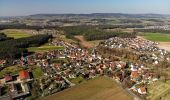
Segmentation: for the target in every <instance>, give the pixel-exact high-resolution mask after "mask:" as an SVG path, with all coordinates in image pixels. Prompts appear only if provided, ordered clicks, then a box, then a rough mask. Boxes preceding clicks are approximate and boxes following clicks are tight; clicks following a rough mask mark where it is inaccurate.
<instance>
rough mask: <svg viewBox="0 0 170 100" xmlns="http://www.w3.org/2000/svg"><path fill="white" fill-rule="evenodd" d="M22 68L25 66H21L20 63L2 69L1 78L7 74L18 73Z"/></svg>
mask: <svg viewBox="0 0 170 100" xmlns="http://www.w3.org/2000/svg"><path fill="white" fill-rule="evenodd" d="M21 70H23V67H20V66H19V65H15V66H10V67H6V68H4V69H3V70H1V71H0V78H3V77H4V75H6V74H11V75H17V74H18V72H19V71H21Z"/></svg>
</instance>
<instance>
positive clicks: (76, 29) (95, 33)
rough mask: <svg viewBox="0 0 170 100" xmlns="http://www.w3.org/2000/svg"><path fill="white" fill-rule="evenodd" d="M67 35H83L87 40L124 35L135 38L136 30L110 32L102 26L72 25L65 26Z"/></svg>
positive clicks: (72, 37)
mask: <svg viewBox="0 0 170 100" xmlns="http://www.w3.org/2000/svg"><path fill="white" fill-rule="evenodd" d="M63 30H64V32H65V34H66V37H67V38H71V39H75V38H74V36H75V35H83V36H84V37H85V39H86V40H88V41H92V40H103V39H109V38H111V37H122V38H127V37H129V38H134V37H136V32H132V33H127V32H120V31H114V32H108V31H105V29H103V28H101V26H71V27H64V28H63Z"/></svg>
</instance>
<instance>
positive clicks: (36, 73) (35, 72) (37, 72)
mask: <svg viewBox="0 0 170 100" xmlns="http://www.w3.org/2000/svg"><path fill="white" fill-rule="evenodd" d="M31 69H32V74H33V76H34V78H37V79H39V78H40V77H42V76H43V75H44V73H43V71H42V69H41V68H40V67H38V66H31Z"/></svg>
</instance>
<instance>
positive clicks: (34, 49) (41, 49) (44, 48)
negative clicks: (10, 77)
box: [28, 46, 64, 52]
mask: <svg viewBox="0 0 170 100" xmlns="http://www.w3.org/2000/svg"><path fill="white" fill-rule="evenodd" d="M63 49H64V47H62V46H40V47H30V48H28V51H29V52H44V51H50V50H63Z"/></svg>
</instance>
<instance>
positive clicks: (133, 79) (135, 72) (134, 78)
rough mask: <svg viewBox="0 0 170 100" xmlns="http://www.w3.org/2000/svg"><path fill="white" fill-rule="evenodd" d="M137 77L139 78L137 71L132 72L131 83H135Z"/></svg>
mask: <svg viewBox="0 0 170 100" xmlns="http://www.w3.org/2000/svg"><path fill="white" fill-rule="evenodd" d="M138 76H139V73H138V71H132V72H131V75H130V77H131V80H132V81H134V82H136V79H137V78H138Z"/></svg>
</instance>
